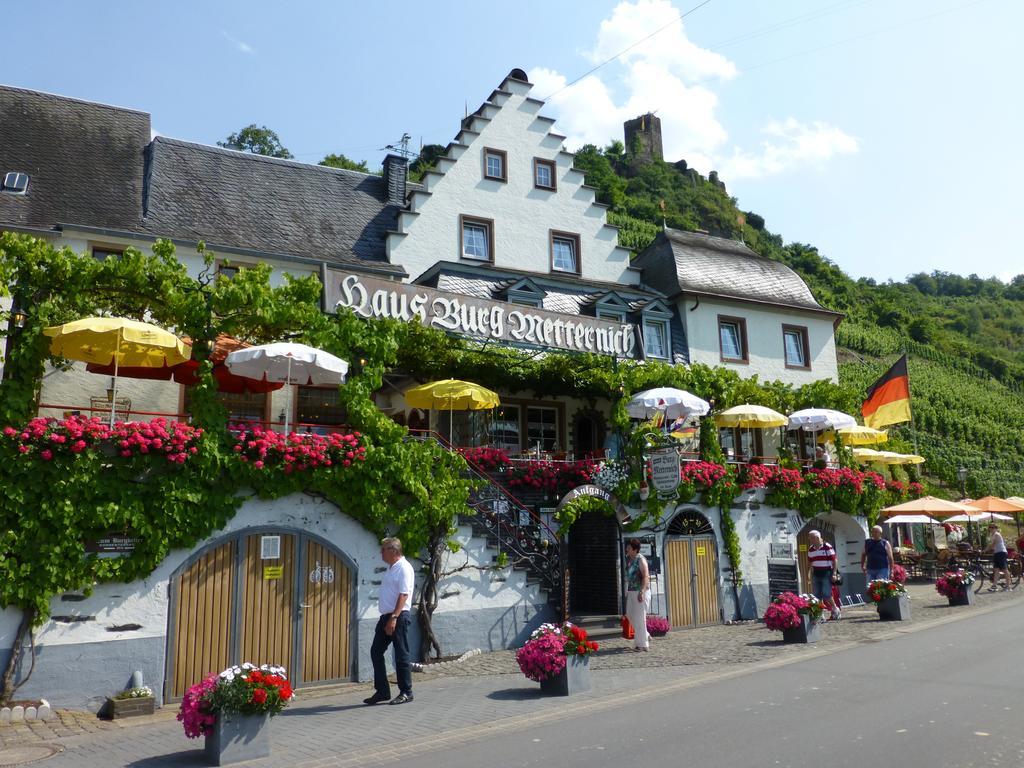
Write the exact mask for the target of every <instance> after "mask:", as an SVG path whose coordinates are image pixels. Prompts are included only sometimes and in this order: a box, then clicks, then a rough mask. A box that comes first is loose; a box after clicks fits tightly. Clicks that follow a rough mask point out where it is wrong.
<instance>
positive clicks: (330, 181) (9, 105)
mask: <svg viewBox="0 0 1024 768" xmlns="http://www.w3.org/2000/svg"><path fill="white" fill-rule="evenodd" d="M9 171H20V172H23V173H27V174H29V176H30V181H29V188H28V193H27V194H25V195H11V194H2V193H0V227H3V226H8V227H14V228H24V229H40V230H54V229H59V228H62V227H63V228H70V227H78V228H81V229H82V230H84V231H101V232H104V233H105V234H107V235H112V236H121V235H123V236H126V237H141V238H145V239H148V238H156V237H165V238H170V239H172V240H178V241H182V242H196V241H198V240H203V241H205V242H206V243H207V245H209V247H210V248H211V249H212V250H213V251H214V252H217V250H218V249H223V251H222V252H229V253H230V252H235V253H238V252H241V253H246V254H251V255H252V256H253V257H255V258H274V257H279V258H285V259H299V260H303V261H312V262H321V261H326V262H328V263H332V264H345V265H350V266H352V267H356V268H358V267H359V266H363V267H364V268H372V269H373V271H384V272H388V273H390V274H395V275H404V274H405V272H404V270H403V269H402V268H401V267H400V266H396V265H392V264H389V263H388V262H387V256H386V252H385V247H384V240H385V237H386V233H387V232H388V230H392V229H394V228H395V227H396V222H397V215H398V211H399V206H397V205H392V204H389V203H388V190H387V187H386V183H385V180H384V179H383V178H382V177H381V176H376V175H372V174H365V173H357V172H355V171H345V170H340V169H337V168H327V167H324V166H319V165H308V164H305V163H297V162H293V161H289V160H279V159H276V158H270V157H264V156H262V155H253V154H249V153H245V152H235V151H232V150H227V149H220V148H217V147H210V146H206V145H203V144H196V143H192V142H187V141H180V140H177V139H170V138H166V137H163V136H158V137H156V138H155V139H152V140H151V135H150V118H149V115H148V114H146V113H145V112H138V111H136V110H131V109H123V108H121V107H112V106H108V105H106V104H98V103H95V102H87V101H79V100H77V99H70V98H67V97H65V96H55V95H52V94H47V93H40V92H37V91H28V90H24V89H21V88H12V87H8V86H0V172H2V173H6V172H9Z"/></svg>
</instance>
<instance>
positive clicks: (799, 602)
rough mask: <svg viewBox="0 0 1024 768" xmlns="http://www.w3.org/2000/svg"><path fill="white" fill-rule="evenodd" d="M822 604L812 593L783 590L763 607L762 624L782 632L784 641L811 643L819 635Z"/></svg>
mask: <svg viewBox="0 0 1024 768" xmlns="http://www.w3.org/2000/svg"><path fill="white" fill-rule="evenodd" d="M823 612H824V605H823V604H822V602H821V600H819V599H818V598H816V597H815V596H814V595H795V594H793V593H792V592H783V593H782V594H781V595H779V596H778V597H776V598H775V599H774V600H772V602H771V604H770V605H769V606H768V607H767V608H766V609H765V612H764V624H765V626H766V627H768V629H772V630H775V631H778V632H782V641H783V642H784V643H813V642H816V641H817V640H818V639H819V638H820V637H821V631H820V625H821V615H822V613H823Z"/></svg>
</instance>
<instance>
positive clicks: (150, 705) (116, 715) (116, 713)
mask: <svg viewBox="0 0 1024 768" xmlns="http://www.w3.org/2000/svg"><path fill="white" fill-rule="evenodd" d="M155 708H156V699H155V698H154V697H152V696H138V697H132V698H128V699H107V716H108V717H109V718H110V719H111V720H121V719H123V718H125V717H139V716H140V715H152V714H153V712H154V710H155Z"/></svg>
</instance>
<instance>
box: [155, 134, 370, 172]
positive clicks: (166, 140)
mask: <svg viewBox="0 0 1024 768" xmlns="http://www.w3.org/2000/svg"><path fill="white" fill-rule="evenodd" d="M157 142H160V143H162V144H175V145H177V146H182V147H188V148H191V149H196V150H199V151H202V152H211V153H216V154H227V155H233V156H234V155H237V156H239V157H241V158H244V159H246V160H250V161H252V162H264V163H269V164H271V165H285V166H291V167H293V168H303V169H306V168H308V169H312V170H316V171H323V172H325V173H339V174H342V175H349V176H357V177H359V178H368V177H369V178H375V179H381V178H382V177H381V176H380V174H377V173H363V172H362V171H353V170H350V169H348V168H335V167H334V166H330V165H320V164H319V163H303V162H301V161H299V160H293V159H290V158H286V157H271V156H270V155H260V154H257V153H255V152H246V151H245V150H241V149H231V148H229V147H218V146H216V145H214V144H206V143H204V142H202V141H189V140H188V139H176V138H174V137H173V136H164V135H162V134H159V135H157V136H154V137H153V143H154V144H155V143H157Z"/></svg>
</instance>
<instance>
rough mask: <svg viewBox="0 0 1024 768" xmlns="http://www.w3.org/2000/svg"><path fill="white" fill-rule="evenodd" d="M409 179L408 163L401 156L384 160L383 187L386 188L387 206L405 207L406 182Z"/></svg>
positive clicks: (390, 156) (388, 157) (392, 156)
mask: <svg viewBox="0 0 1024 768" xmlns="http://www.w3.org/2000/svg"><path fill="white" fill-rule="evenodd" d="M408 177H409V161H408V160H407V159H406V158H404V157H402V156H401V155H388V156H387V157H385V158H384V185H385V186H386V187H387V202H388V205H399V206H404V205H405V188H406V181H407V179H408Z"/></svg>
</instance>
